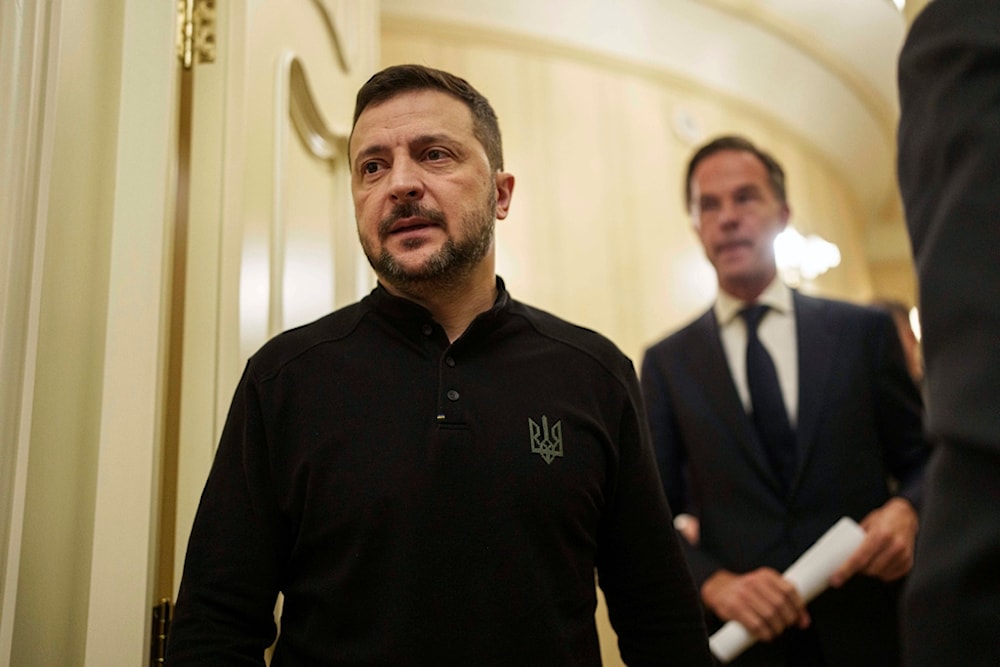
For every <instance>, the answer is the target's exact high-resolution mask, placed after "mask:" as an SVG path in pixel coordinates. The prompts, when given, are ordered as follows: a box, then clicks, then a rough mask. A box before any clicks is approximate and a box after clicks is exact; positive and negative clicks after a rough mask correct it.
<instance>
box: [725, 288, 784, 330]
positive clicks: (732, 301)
mask: <svg viewBox="0 0 1000 667" xmlns="http://www.w3.org/2000/svg"><path fill="white" fill-rule="evenodd" d="M754 303H762V304H765V305H767V306H770V307H771V309H772V310H775V311H777V312H779V313H783V314H787V315H790V314H791V313H792V290H791V288H789V287H788V286H787V285H785V283H783V282H781V280H780V279H779V278H778V277H775V278H774V280H772V281H771V284H770V285H768V286H767V287H766V288H765V289H764V291H763V292H762V293H761V295H760V296H759V297H757V300H756V301H754ZM749 305H751V304H749V303H747V302H746V301H741V300H740V299H737V298H736V297H734V296H732V295H731V294H728V293H727V292H724V291H722V290H719V296H718V298H716V300H715V319H716V321H718V323H719V326H720V327H721V326H726V325H727V324H729V323H730V322H732V321H733V319H734V318H735V317H736V316H737V315H739V312H740V311H741V310H743V309H744V308H746V307H747V306H749Z"/></svg>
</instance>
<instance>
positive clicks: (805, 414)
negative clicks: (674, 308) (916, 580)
mask: <svg viewBox="0 0 1000 667" xmlns="http://www.w3.org/2000/svg"><path fill="white" fill-rule="evenodd" d="M686 187H687V204H688V208H689V210H690V212H691V215H692V218H693V222H694V226H695V230H696V231H697V234H698V237H699V239H700V240H701V243H702V245H703V246H704V250H705V254H706V256H707V257H708V259H709V261H710V262H711V263H712V266H713V267H714V268H715V271H716V274H717V277H718V282H719V296H718V299H717V301H716V303H715V304H714V306H713V307H712V308H710V309H709V310H708V311H707V312H705V313H704V314H703V315H702V316H701V317H699V318H698V319H697V320H695V321H694V322H693V323H691V324H690V325H688V326H686V327H685V328H683V329H681V330H680V331H678V332H676V333H674V334H673V335H671V336H669V337H667V338H666V339H664V340H662V341H660V342H659V343H657V344H656V345H654V346H652V347H651V348H650V349H649V350H648V351H647V352H646V355H645V358H644V361H643V365H642V373H641V378H642V385H643V390H644V394H645V399H646V403H647V408H648V411H649V418H650V423H651V426H652V432H653V440H654V445H655V447H656V450H657V456H658V459H659V465H660V473H661V477H662V481H663V484H664V488H665V490H666V493H667V498H668V500H669V501H670V503H671V506H672V508H673V509H674V512H675V513H690V514H692V515H694V516H695V517H696V518H697V521H698V522H699V528H700V534H699V540H698V542H697V545H688V546H689V548H688V549H687V555H688V559H689V563H690V565H691V568H692V571H693V573H694V576H695V580H696V583H697V584H698V585H699V586H700V592H701V597H702V602H703V603H704V605H705V607H706V609H707V611H708V612H709V613H710V616H711V617H712V620H714V621H715V622H721V621H728V620H737V621H739V622H740V623H742V624H743V625H744V626H745V627H746V628H747V629H748V630H750V631H751V633H752V634H753V635H754V636H755V637H757V638H758V639H759V640H761V641H759V642H757V644H756V645H755V646H753V647H752V648H751V649H749V650H748V651H747V652H746V653H744V654H743V656H741V657H740V658H738V659H737V661H736V663H734V664H753V665H861V664H865V665H891V664H896V663H898V662H899V646H898V628H897V614H896V606H897V599H898V592H899V589H900V585H901V580H902V579H903V577H905V575H906V574H907V573H908V572H909V570H910V567H911V565H912V559H913V548H914V540H915V537H916V533H917V511H916V508H917V506H918V504H919V496H920V487H921V479H922V475H923V470H924V466H925V463H926V460H927V456H928V451H929V449H928V445H927V443H926V441H925V439H924V437H923V433H922V424H921V414H922V406H921V400H920V395H919V393H918V391H917V388H916V386H915V385H914V383H913V381H912V380H911V379H910V376H909V374H908V373H907V370H906V365H905V363H904V360H903V352H902V348H901V346H900V343H899V338H898V336H897V335H896V330H895V325H894V324H893V322H892V319H891V317H890V316H889V315H888V314H887V313H885V312H884V311H878V310H876V309H873V308H867V307H862V306H857V305H852V304H848V303H844V302H838V301H831V300H826V299H817V298H812V297H807V296H804V295H802V294H799V293H798V292H796V291H793V290H791V289H789V288H788V287H786V286H785V285H784V284H783V283H782V282H781V281H780V280H779V279H778V276H777V269H776V264H775V258H774V238H775V237H776V236H777V235H778V233H779V232H781V231H782V230H783V229H784V228H785V226H786V225H787V222H788V218H789V206H788V203H787V201H786V197H785V181H784V173H783V171H782V168H781V166H780V165H779V164H778V162H777V161H776V160H775V159H774V158H773V157H772V156H771V155H769V154H768V153H766V152H765V151H762V150H760V149H759V148H757V147H756V146H755V145H753V144H752V143H751V142H749V141H747V140H746V139H744V138H741V137H731V136H729V137H720V138H718V139H716V140H714V141H712V142H710V143H708V144H707V145H705V146H703V147H702V148H701V149H700V150H698V151H697V152H696V153H695V155H694V156H693V157H692V159H691V161H690V163H689V166H688V175H687V186H686ZM845 515H846V516H850V517H852V518H854V519H855V520H856V521H858V522H860V524H861V526H862V527H863V528H864V530H865V532H866V536H865V538H864V541H863V542H862V544H861V545H860V546H859V547H858V549H857V550H856V551H855V552H854V553H853V554H852V556H851V557H850V558H849V559H848V561H847V562H846V563H845V564H844V565H843V566H842V567H841V568H840V569H839V570H838V571H837V572H836V573H835V574H834V575H833V577H832V578H831V582H830V583H831V584H832V585H833V587H834V588H833V589H831V590H829V591H827V592H826V593H824V594H823V595H821V596H819V597H818V598H817V599H816V600H815V601H813V602H812V603H810V604H809V605H808V606H807V605H806V604H805V603H804V602H803V600H802V599H801V597H800V596H799V594H798V592H797V591H796V590H795V588H794V586H793V585H792V584H791V583H790V582H789V581H788V580H786V579H785V578H784V577H783V576H782V575H781V573H782V572H783V571H784V570H785V569H786V568H787V567H788V566H789V565H790V564H791V563H792V562H793V561H794V560H795V559H796V558H797V557H798V556H799V555H800V554H801V553H802V552H803V551H804V550H805V549H807V548H808V547H809V546H810V545H811V544H812V543H813V542H814V541H815V540H816V539H817V538H818V537H820V536H821V535H822V534H823V533H824V532H825V531H826V529H827V528H829V527H830V526H831V525H832V524H834V523H835V522H836V521H837V520H838V519H839V518H840V517H842V516H845Z"/></svg>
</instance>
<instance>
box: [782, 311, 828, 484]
mask: <svg viewBox="0 0 1000 667" xmlns="http://www.w3.org/2000/svg"><path fill="white" fill-rule="evenodd" d="M792 298H793V299H794V302H795V327H796V340H797V341H798V360H799V407H798V419H797V421H796V428H795V432H796V441H797V444H798V450H799V457H798V467H797V470H796V474H795V480H794V482H793V484H792V490H793V491H794V489H795V487H796V486H798V483H799V481H800V479H801V476H802V470H803V468H804V467H805V462H806V461H807V460H808V459H809V456H810V455H811V453H812V448H813V446H814V444H815V441H816V437H815V435H816V427H817V424H818V423H819V417H820V414H821V413H822V410H823V403H824V395H825V394H826V391H827V385H828V384H829V379H830V374H831V372H832V370H833V358H834V353H835V347H836V344H837V337H836V335H835V334H834V332H833V330H832V328H831V327H830V326H829V325H828V323H827V317H826V306H825V304H824V303H823V301H821V300H818V299H812V298H809V297H806V296H803V295H801V294H799V293H798V292H793V293H792Z"/></svg>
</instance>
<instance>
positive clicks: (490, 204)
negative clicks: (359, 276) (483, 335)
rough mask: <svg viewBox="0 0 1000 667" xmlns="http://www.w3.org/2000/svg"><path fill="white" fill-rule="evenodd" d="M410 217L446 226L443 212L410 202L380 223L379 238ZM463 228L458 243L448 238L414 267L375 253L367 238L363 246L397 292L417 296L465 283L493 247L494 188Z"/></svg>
mask: <svg viewBox="0 0 1000 667" xmlns="http://www.w3.org/2000/svg"><path fill="white" fill-rule="evenodd" d="M409 217H422V218H426V219H427V220H429V221H431V222H433V223H435V224H438V225H441V226H442V227H443V226H444V225H445V218H444V215H443V214H442V213H441V212H440V211H436V210H434V209H429V208H425V207H423V206H421V205H420V204H418V203H416V202H407V203H404V204H399V205H398V206H396V207H395V208H393V210H392V213H391V214H390V215H389V216H388V217H387V218H385V219H384V220H382V221H380V222H379V236H380V237H382V238H384V237H385V236H386V235H387V234H388V233H389V229H390V228H391V227H392V225H393V224H394V223H395V222H396V221H397V220H399V219H400V218H409ZM460 227H461V230H462V231H463V232H464V234H463V238H461V239H459V240H458V241H456V240H455V239H454V238H453V237H452V236H451V235H449V236H448V239H447V240H446V241H445V243H444V245H442V246H441V247H440V248H438V250H437V252H435V253H434V254H433V255H431V256H430V257H429V258H427V260H426V261H425V262H424V263H423V264H421V265H420V266H418V267H414V268H406V267H404V266H402V265H401V264H400V263H399V262H398V261H396V258H395V257H393V255H392V253H390V252H389V251H388V250H387V249H385V248H383V249H382V251H381V252H375V251H374V250H373V249H372V248H371V247H370V246H369V244H367V243H365V242H364V239H362V244H361V245H362V248H363V249H364V251H365V256H366V257H367V258H368V263H369V264H371V267H372V269H374V270H375V273H376V275H378V276H379V278H380V279H382V280H384V281H386V282H388V283H390V284H391V285H393V286H394V287H396V288H397V289H399V290H401V291H405V292H411V293H415V294H422V293H426V292H427V291H428V290H431V289H433V290H435V291H436V290H441V289H445V290H449V289H453V288H457V287H459V286H460V285H461V284H462V281H463V280H464V279H465V278H466V277H467V276H468V275H469V274H470V273H471V272H472V270H473V269H474V268H475V267H476V266H478V265H479V263H480V262H481V261H482V260H483V258H485V257H486V255H487V253H489V251H490V248H491V247H492V245H493V234H494V230H495V228H496V192H495V191H494V190H493V189H492V188H491V189H490V190H489V194H488V195H487V197H486V202H484V205H483V206H482V207H480V208H479V209H478V210H475V211H470V212H469V213H467V214H466V215H464V216H463V217H462V219H461V220H460Z"/></svg>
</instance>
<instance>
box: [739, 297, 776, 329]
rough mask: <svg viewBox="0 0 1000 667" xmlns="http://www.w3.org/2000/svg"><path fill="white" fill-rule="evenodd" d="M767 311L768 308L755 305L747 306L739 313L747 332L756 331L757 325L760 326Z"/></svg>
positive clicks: (760, 304) (762, 305) (764, 305)
mask: <svg viewBox="0 0 1000 667" xmlns="http://www.w3.org/2000/svg"><path fill="white" fill-rule="evenodd" d="M768 309H770V306H768V305H766V304H763V303H757V304H754V305H752V306H747V307H746V308H744V309H743V310H741V311H740V317H742V318H743V320H744V321H745V322H746V323H747V331H751V332H756V331H757V325H758V324H760V321H761V320H762V319H764V314H765V313H767V311H768Z"/></svg>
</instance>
